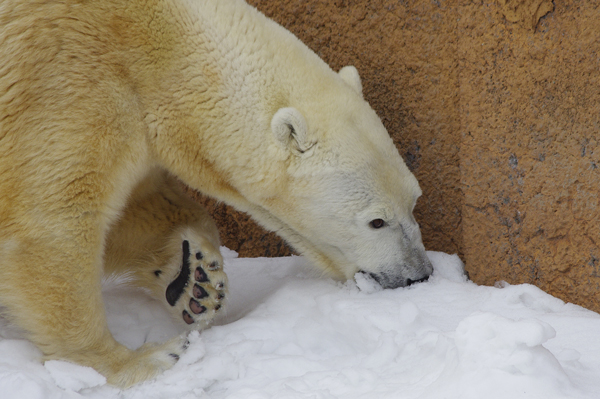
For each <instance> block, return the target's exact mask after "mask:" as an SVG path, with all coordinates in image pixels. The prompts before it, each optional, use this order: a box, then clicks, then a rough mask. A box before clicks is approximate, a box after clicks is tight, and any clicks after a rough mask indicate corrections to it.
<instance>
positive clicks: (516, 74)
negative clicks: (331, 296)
mask: <svg viewBox="0 0 600 399" xmlns="http://www.w3.org/2000/svg"><path fill="white" fill-rule="evenodd" d="M249 2H250V3H251V4H253V5H254V6H256V7H257V8H259V9H260V10H261V11H262V12H264V13H265V14H266V15H268V16H269V17H271V18H273V19H274V20H276V21H277V22H279V23H280V24H282V25H283V26H285V27H286V28H288V29H289V30H290V31H292V32H293V33H294V34H296V35H297V36H298V37H299V38H300V39H301V40H302V41H303V42H304V43H306V44H307V45H308V46H309V47H310V48H312V49H313V50H314V51H315V52H316V53H317V54H319V56H321V57H322V58H323V59H324V60H325V61H326V62H327V63H329V65H331V66H332V67H333V68H334V69H335V70H338V69H339V68H341V67H342V66H344V65H348V64H352V65H355V66H356V67H357V68H358V70H359V72H360V74H361V77H362V79H363V86H364V95H365V98H366V99H367V101H369V102H370V104H371V105H372V106H373V108H374V109H375V110H376V112H377V113H378V114H379V116H380V117H381V119H382V121H383V123H384V125H385V126H386V128H387V129H388V131H389V132H390V135H391V136H392V138H393V139H394V142H395V143H396V145H397V146H398V149H399V151H400V153H401V154H402V155H403V157H404V159H405V161H406V163H407V165H408V166H409V168H410V169H411V170H412V171H413V173H414V174H415V175H416V176H417V178H418V179H419V181H420V184H421V187H422V189H423V193H424V195H423V197H422V198H421V199H420V200H419V203H418V205H417V209H416V211H415V216H416V218H417V220H418V221H419V223H420V224H421V227H422V232H423V239H424V243H425V246H426V247H427V248H428V249H430V250H437V251H444V252H449V253H458V254H459V255H460V256H461V257H462V258H463V260H464V261H465V263H466V265H467V270H468V271H469V274H470V276H471V278H472V279H473V280H474V281H475V282H477V283H480V284H493V283H494V282H495V281H497V280H505V281H508V282H509V283H521V282H528V283H533V284H536V285H538V286H540V287H541V288H543V289H544V290H546V291H547V292H550V293H552V294H553V295H556V296H558V297H560V298H562V299H565V300H567V301H571V302H575V303H579V304H582V305H584V306H587V307H589V308H591V309H594V310H600V301H599V299H600V290H599V287H598V285H599V283H600V274H599V273H600V270H599V268H600V250H599V248H598V243H599V241H600V228H599V224H598V221H599V220H600V207H599V194H598V192H599V189H600V184H599V183H600V170H599V169H598V166H600V159H599V157H600V148H599V147H598V141H599V140H600V131H599V130H600V81H599V79H598V76H599V74H600V72H599V71H600V68H599V67H600V58H599V57H600V56H599V54H600V42H599V38H600V28H599V27H598V26H599V25H598V22H597V21H598V20H600V8H599V5H598V4H597V2H581V1H574V0H573V1H568V0H566V1H563V2H561V3H557V4H556V5H553V4H552V2H551V1H549V0H497V1H493V0H486V1H466V0H464V1H459V0H456V1H443V0H415V1H412V2H405V1H397V0H396V1H388V0H369V1H367V0H356V1H352V0H333V1H328V2H324V1H320V0H279V1H268V2H267V1H259V0H250V1H249ZM200 201H202V202H204V203H206V204H207V206H208V207H209V209H211V210H212V212H213V215H214V216H215V218H216V219H217V223H218V224H219V225H220V226H222V230H221V234H222V238H223V241H224V243H225V244H226V245H227V246H229V247H230V248H232V249H235V250H237V251H239V252H240V253H241V254H242V255H243V256H262V255H268V256H276V255H285V254H289V253H290V250H289V248H288V247H287V246H285V245H284V244H282V243H281V241H280V240H279V239H277V238H276V237H274V236H273V235H271V234H269V233H266V232H264V231H263V230H262V229H260V228H259V227H258V226H256V225H254V224H253V223H252V222H251V221H250V220H249V219H248V217H247V216H245V215H241V214H239V213H236V212H235V211H233V210H231V209H229V208H228V207H226V206H225V205H220V204H216V203H214V202H213V201H211V200H209V199H204V198H200Z"/></svg>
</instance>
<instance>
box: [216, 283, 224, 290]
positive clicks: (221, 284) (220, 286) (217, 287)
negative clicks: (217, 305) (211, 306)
mask: <svg viewBox="0 0 600 399" xmlns="http://www.w3.org/2000/svg"><path fill="white" fill-rule="evenodd" d="M215 288H216V289H218V290H222V289H223V288H225V284H223V283H217V285H215Z"/></svg>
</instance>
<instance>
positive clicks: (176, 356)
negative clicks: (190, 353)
mask: <svg viewBox="0 0 600 399" xmlns="http://www.w3.org/2000/svg"><path fill="white" fill-rule="evenodd" d="M169 356H171V357H172V358H174V359H175V360H177V361H179V355H178V354H176V353H169Z"/></svg>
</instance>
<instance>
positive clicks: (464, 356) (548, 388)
mask: <svg viewBox="0 0 600 399" xmlns="http://www.w3.org/2000/svg"><path fill="white" fill-rule="evenodd" d="M223 253H224V257H225V268H226V271H227V273H228V274H229V278H230V294H229V297H228V304H227V307H226V311H225V312H224V313H223V314H222V315H221V316H220V318H219V320H217V321H216V323H215V325H214V326H213V327H211V328H209V329H207V330H205V331H202V332H201V333H198V332H193V333H191V334H190V335H189V340H190V346H189V348H188V349H187V351H186V352H185V353H184V354H183V355H182V357H181V359H180V361H179V362H178V363H177V364H176V365H175V366H174V367H173V368H172V369H171V370H168V371H167V372H165V373H163V374H162V375H160V376H158V377H157V378H156V379H154V380H152V381H147V382H145V383H143V384H140V385H137V386H135V387H133V388H131V389H129V390H126V391H119V390H118V389H116V388H114V387H110V386H108V385H106V384H104V380H103V379H102V378H103V377H102V376H100V375H98V374H97V373H96V372H95V371H93V370H91V369H88V368H85V367H81V366H77V365H72V364H70V363H67V362H61V361H47V362H46V363H45V366H44V365H43V364H42V362H41V354H40V353H39V351H38V350H37V349H36V348H35V347H34V346H33V345H32V344H31V343H29V342H28V341H26V340H23V339H22V333H19V332H18V330H15V329H14V328H13V327H11V326H10V324H8V323H7V322H6V321H4V320H2V319H0V392H2V398H31V399H37V398H82V397H84V398H119V399H121V398H123V399H129V398H144V399H147V398H174V397H176V398H183V399H191V398H214V399H219V398H232V399H235V398H240V399H242V398H243V399H252V398H306V397H311V398H318V399H328V398H344V399H347V398H348V399H352V398H361V399H364V398H365V397H367V398H399V397H401V398H409V399H410V398H420V399H428V398H442V397H443V398H456V399H470V398H473V399H475V398H477V399H480V398H486V399H487V398H491V399H495V398H503V399H504V398H507V399H508V398H510V399H514V398H543V399H553V398H556V399H558V398H561V399H562V398H582V399H585V398H590V399H591V398H597V397H598V396H597V392H599V391H600V380H599V379H598V378H597V376H598V375H599V373H600V341H599V340H598V339H597V332H598V331H600V316H599V315H598V314H596V313H594V312H591V311H587V310H585V309H583V308H581V307H578V306H575V305H571V304H565V303H564V302H562V301H560V300H558V299H556V298H554V297H551V296H549V295H547V294H545V293H544V292H542V291H541V290H539V289H538V288H536V287H534V286H531V285H527V284H523V285H509V284H498V286H497V287H484V286H477V285H475V284H474V283H472V282H470V281H468V280H467V278H466V276H465V273H464V265H463V264H462V262H461V261H460V259H459V258H458V257H457V256H455V255H448V254H444V253H438V252H429V253H428V255H429V257H430V259H431V261H432V263H433V265H434V273H433V275H432V276H431V278H430V279H429V281H427V282H424V283H420V284H415V285H412V286H410V287H405V288H398V289H395V290H382V289H381V288H380V287H378V286H377V285H376V284H375V282H374V281H373V280H372V279H370V278H369V277H368V276H365V275H364V274H357V275H356V277H355V281H349V282H346V283H339V282H335V281H332V280H329V279H324V278H322V277H320V276H318V275H317V274H316V273H315V272H314V271H313V270H312V269H311V268H310V267H309V266H308V265H307V262H306V261H305V260H304V258H302V257H297V256H293V257H287V258H277V259H266V258H257V259H243V258H237V254H236V253H235V252H233V251H229V250H227V249H225V248H224V249H223ZM105 293H106V295H105V298H106V301H107V305H106V307H107V313H108V317H109V325H110V328H111V331H113V334H114V335H115V337H116V338H117V339H118V340H119V341H121V342H123V343H124V344H126V345H128V346H129V347H132V348H134V347H137V346H139V345H141V344H143V343H144V342H147V341H162V340H164V339H167V338H169V337H172V336H175V335H178V334H181V333H182V330H181V329H180V328H179V327H178V326H176V325H175V324H173V323H172V322H171V320H170V319H169V316H168V314H167V313H166V312H165V311H164V310H163V309H162V308H161V306H160V304H158V303H156V302H154V301H153V300H151V299H150V298H148V297H146V296H145V295H143V294H142V293H140V292H134V291H132V290H131V289H130V288H127V287H124V286H122V285H121V284H118V282H116V283H115V282H113V283H112V284H109V285H108V286H107V287H106V290H105Z"/></svg>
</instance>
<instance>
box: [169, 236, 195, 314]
mask: <svg viewBox="0 0 600 399" xmlns="http://www.w3.org/2000/svg"><path fill="white" fill-rule="evenodd" d="M181 248H182V252H183V260H182V262H181V271H180V272H179V274H178V275H177V278H175V280H173V281H172V282H171V284H169V286H168V287H167V292H166V296H167V302H168V303H169V305H171V306H175V304H176V303H177V301H178V300H179V297H180V296H181V294H183V290H184V289H185V287H186V286H187V284H188V280H189V279H190V273H191V270H190V243H189V242H188V241H187V240H184V241H183V243H182V244H181Z"/></svg>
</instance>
